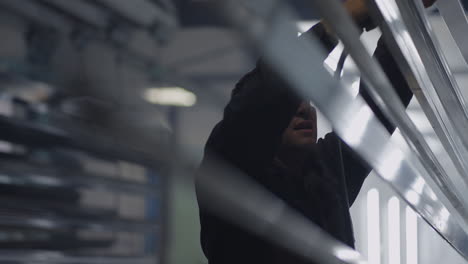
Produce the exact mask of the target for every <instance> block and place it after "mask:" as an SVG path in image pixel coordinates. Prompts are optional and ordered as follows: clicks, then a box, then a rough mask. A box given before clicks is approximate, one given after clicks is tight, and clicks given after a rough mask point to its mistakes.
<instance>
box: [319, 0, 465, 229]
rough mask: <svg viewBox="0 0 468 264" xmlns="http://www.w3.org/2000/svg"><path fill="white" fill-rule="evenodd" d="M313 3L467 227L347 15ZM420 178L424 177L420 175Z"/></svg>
mask: <svg viewBox="0 0 468 264" xmlns="http://www.w3.org/2000/svg"><path fill="white" fill-rule="evenodd" d="M313 3H314V5H315V6H316V7H317V9H318V10H319V11H320V12H321V13H322V14H323V16H324V18H325V19H326V20H327V23H329V25H330V26H331V27H333V30H334V31H335V32H336V34H337V35H338V37H339V38H340V39H341V40H342V41H343V44H344V46H345V49H346V50H347V51H348V52H349V54H350V55H351V56H352V58H353V59H354V61H355V62H356V65H357V66H358V67H359V69H360V71H361V74H362V77H363V79H364V80H365V81H366V84H367V88H368V89H369V92H370V93H369V94H370V95H371V96H372V97H373V99H374V101H375V102H376V103H377V105H378V106H379V107H380V108H381V109H382V110H383V112H384V114H385V115H386V117H387V118H388V119H389V120H390V121H392V123H393V124H395V125H397V126H398V128H399V129H400V131H401V132H402V134H403V136H404V138H405V139H406V141H407V142H408V146H409V147H410V149H411V150H413V151H414V152H415V153H416V154H417V158H418V159H419V160H420V162H421V163H422V164H423V165H424V168H426V171H427V173H428V176H429V179H428V177H425V179H426V180H427V181H429V182H430V181H432V184H434V185H435V186H437V188H439V189H440V190H441V192H442V193H443V195H444V196H446V197H447V201H446V202H449V203H451V206H453V208H454V209H455V211H454V210H453V209H452V210H450V211H451V213H454V214H456V215H458V214H459V219H460V220H461V221H463V222H464V223H463V222H462V224H464V225H465V226H466V227H468V222H466V219H468V206H467V204H466V203H465V202H464V200H463V198H462V197H463V196H461V195H460V194H459V193H458V191H457V188H456V187H455V184H454V183H453V182H452V180H451V178H450V177H449V176H448V174H447V172H446V171H445V169H444V168H443V167H442V165H441V164H440V162H439V160H438V159H437V158H436V156H435V154H434V153H433V152H432V150H431V148H430V147H429V145H428V144H427V142H426V140H425V139H424V136H423V135H422V134H421V132H419V130H418V129H417V127H416V125H415V124H414V123H413V121H412V120H411V119H410V118H409V116H408V115H407V113H406V111H405V107H404V105H403V103H402V102H401V101H400V99H399V97H398V95H397V94H396V92H395V89H394V88H393V86H392V84H391V83H390V81H389V80H388V77H387V76H386V75H385V73H384V71H383V70H382V68H381V67H380V65H379V64H378V63H377V62H376V61H375V60H373V59H372V58H371V56H370V55H369V54H368V53H367V52H366V49H365V47H364V45H363V44H362V42H361V41H360V39H359V35H360V32H359V30H358V29H357V27H356V26H355V24H354V22H353V21H352V19H351V17H350V16H349V15H347V13H346V11H345V10H344V8H342V5H341V3H339V2H338V1H333V0H332V1H327V2H323V1H320V0H316V1H313ZM409 158H411V159H413V157H412V156H409ZM467 171H468V170H467ZM460 173H463V174H464V173H465V171H460ZM423 176H425V175H424V174H423ZM434 185H432V186H434ZM467 186H468V185H467ZM467 188H468V187H467Z"/></svg>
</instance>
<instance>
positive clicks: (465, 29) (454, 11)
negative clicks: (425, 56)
mask: <svg viewBox="0 0 468 264" xmlns="http://www.w3.org/2000/svg"><path fill="white" fill-rule="evenodd" d="M436 5H437V9H438V10H439V11H440V13H441V15H442V18H443V19H444V21H445V23H446V24H447V26H448V28H449V30H450V33H451V34H452V37H453V39H454V40H455V43H456V44H457V46H458V48H459V49H460V52H461V54H462V55H463V58H464V60H465V63H466V62H468V38H467V36H468V19H467V17H466V13H465V9H464V8H463V5H462V3H461V2H460V0H444V1H438V2H437V3H436Z"/></svg>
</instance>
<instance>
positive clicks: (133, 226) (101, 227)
mask: <svg viewBox="0 0 468 264" xmlns="http://www.w3.org/2000/svg"><path fill="white" fill-rule="evenodd" d="M0 226H1V227H21V228H30V229H40V230H50V231H73V230H79V229H88V230H95V231H128V232H138V233H148V232H156V231H157V230H158V225H157V224H154V223H149V222H144V221H132V220H112V221H106V220H90V219H79V218H71V217H58V216H49V215H47V216H37V215H28V214H24V213H18V214H16V213H14V212H1V214H0Z"/></svg>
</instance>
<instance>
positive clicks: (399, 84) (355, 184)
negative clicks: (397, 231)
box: [341, 39, 413, 206]
mask: <svg viewBox="0 0 468 264" xmlns="http://www.w3.org/2000/svg"><path fill="white" fill-rule="evenodd" d="M374 57H375V58H376V59H377V60H378V62H379V63H380V65H381V66H382V68H383V70H384V71H385V73H386V74H387V77H388V78H389V79H390V81H391V83H392V85H393V88H394V89H395V91H396V92H397V94H398V96H399V97H400V100H401V102H402V103H403V104H404V105H405V106H408V104H409V102H410V101H411V98H412V97H413V93H412V91H411V89H410V88H409V86H408V84H407V82H406V80H405V78H404V76H403V74H402V72H401V71H400V69H399V68H398V65H397V63H396V61H395V59H394V58H393V57H392V55H391V54H390V51H389V50H388V49H387V46H386V45H385V44H384V42H383V39H380V40H379V42H378V44H377V49H376V51H375V53H374ZM359 93H360V94H361V96H362V97H363V98H364V100H365V101H366V102H367V104H368V105H369V106H370V108H371V109H372V111H373V112H374V113H375V115H376V117H377V118H378V119H379V120H380V122H381V123H382V124H383V125H384V126H385V128H386V129H387V130H388V132H389V133H393V132H394V131H395V129H396V128H395V126H394V125H393V124H392V123H391V122H390V121H389V120H388V119H387V118H386V117H385V116H384V114H383V113H382V111H381V110H380V109H379V107H378V106H377V104H376V103H375V102H374V101H373V100H372V99H371V97H370V95H369V93H368V92H367V90H366V88H365V84H364V83H362V85H361V87H360V90H359ZM341 153H342V161H343V168H344V172H345V175H346V183H347V189H348V199H349V204H350V206H351V205H352V204H353V202H354V200H355V199H356V197H357V195H358V194H359V190H360V189H361V187H362V184H363V183H364V180H365V179H366V177H367V175H368V174H369V173H370V172H371V168H370V167H369V166H368V165H367V164H366V163H365V162H364V161H363V160H361V159H360V158H359V157H358V156H357V155H356V154H355V153H354V152H353V150H351V148H350V147H348V146H347V145H346V143H344V142H342V143H341Z"/></svg>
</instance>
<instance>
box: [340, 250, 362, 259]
mask: <svg viewBox="0 0 468 264" xmlns="http://www.w3.org/2000/svg"><path fill="white" fill-rule="evenodd" d="M335 256H336V257H337V258H339V259H341V260H343V261H344V262H351V261H356V260H359V258H360V257H361V255H360V254H359V253H358V252H357V251H355V250H352V249H348V248H339V249H336V250H335Z"/></svg>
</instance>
